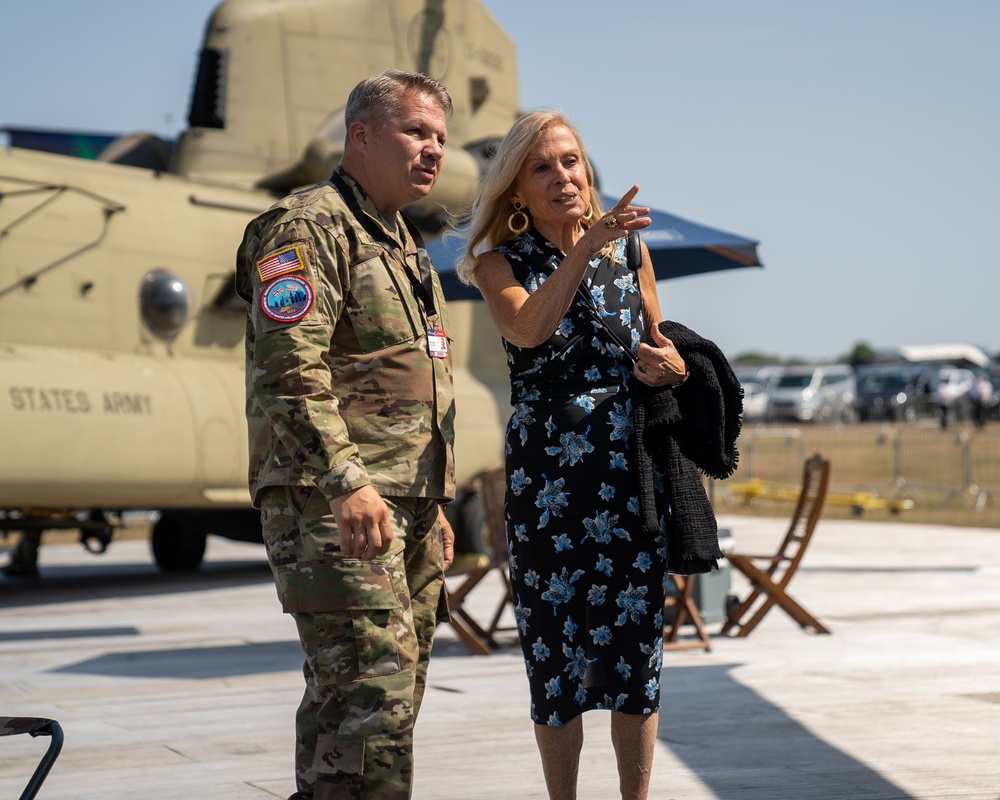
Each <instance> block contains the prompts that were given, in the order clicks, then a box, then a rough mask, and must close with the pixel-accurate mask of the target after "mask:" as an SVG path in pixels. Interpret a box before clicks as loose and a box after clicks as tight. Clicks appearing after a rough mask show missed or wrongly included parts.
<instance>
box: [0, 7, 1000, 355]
mask: <svg viewBox="0 0 1000 800" xmlns="http://www.w3.org/2000/svg"><path fill="white" fill-rule="evenodd" d="M9 5H10V6H11V7H9V8H7V9H5V11H4V15H3V25H2V26H0V76H2V78H0V126H2V125H16V126H38V127H54V128H74V129H87V130H96V131H109V132H129V131H136V130H154V131H157V132H160V133H164V134H168V135H171V136H172V135H175V134H176V133H177V132H178V131H179V130H180V129H181V128H182V127H183V126H184V125H185V124H186V122H185V121H186V117H187V106H188V101H189V94H190V89H191V85H192V81H193V77H194V71H195V62H196V54H197V52H198V50H199V48H200V44H201V39H202V34H203V31H204V26H205V23H206V21H207V19H208V16H209V13H210V12H211V10H212V9H213V8H214V7H215V5H216V2H215V0H171V2H169V3H166V2H156V3H152V2H144V1H142V2H137V0H92V1H91V2H87V3H70V2H66V1H65V0H62V1H61V2H54V1H53V0H34V2H32V3H26V2H23V3H22V2H19V3H15V4H9ZM486 5H487V7H488V8H489V9H490V10H491V12H492V13H493V15H494V16H495V17H496V19H497V20H498V21H499V22H500V23H501V24H502V25H503V26H504V27H505V28H506V30H507V31H508V33H509V34H510V35H511V36H512V37H513V39H514V41H515V42H516V43H517V45H518V56H519V75H520V86H521V100H522V104H523V105H524V106H525V107H535V106H558V107H560V108H562V109H563V110H564V111H566V112H567V114H568V115H569V117H570V118H571V119H572V120H573V121H574V122H575V123H576V124H577V125H578V126H579V128H580V129H581V131H582V133H583V136H584V140H585V142H586V144H587V146H588V148H589V150H590V152H591V155H592V157H593V159H594V161H595V163H596V164H597V166H598V169H599V171H600V173H601V176H602V179H603V183H604V187H605V188H606V189H607V190H608V191H612V192H614V191H624V190H625V189H626V188H627V187H628V186H629V185H631V184H632V183H633V182H638V183H639V184H640V186H641V187H642V191H641V194H640V198H641V199H642V200H643V201H644V202H646V203H647V204H648V205H651V206H655V207H658V208H662V209H664V210H667V211H670V212H672V213H674V214H678V215H680V216H683V217H687V218H689V219H692V220H694V221H696V222H701V223H704V224H706V225H711V226H713V227H718V228H722V229H724V230H728V231H731V232H733V233H738V234H741V235H743V236H747V237H750V238H754V239H758V240H760V242H761V247H760V253H761V256H762V258H763V260H764V262H765V264H766V268H765V269H764V270H746V271H742V272H740V271H729V272H723V273H716V274H713V275H704V276H696V277H691V278H682V279H679V280H673V281H667V282H663V283H661V284H660V298H661V303H662V305H663V306H664V309H665V312H666V314H667V316H668V317H669V318H671V319H675V320H678V321H680V322H683V323H685V324H687V325H688V326H689V327H691V328H694V329H695V330H697V331H698V332H699V333H701V334H702V335H704V336H706V337H708V338H710V339H713V340H715V341H716V342H717V343H718V344H719V345H720V346H722V348H723V349H724V350H725V351H726V352H727V354H729V355H730V356H731V357H732V356H735V355H737V354H740V353H744V352H747V351H763V352H766V353H773V354H776V355H779V356H782V357H793V356H802V357H807V358H812V359H822V358H826V357H836V356H839V355H841V354H843V353H845V352H847V351H848V350H850V349H851V347H852V346H853V345H854V343H855V342H858V341H866V342H869V343H870V344H872V345H875V346H887V345H899V344H930V343H951V342H971V343H975V344H980V345H983V346H985V347H986V348H987V349H988V350H989V351H990V352H993V351H996V350H1000V322H998V309H1000V255H998V252H1000V248H998V247H997V244H996V243H995V240H996V239H997V238H1000V237H998V231H1000V222H998V220H1000V155H998V149H1000V50H998V48H997V44H996V43H997V41H998V40H1000V3H997V2H994V1H993V0H953V2H951V3H944V2H940V1H938V2H930V0H840V2H837V3H816V2H801V0H755V1H754V2H746V0H699V2H683V3H682V2H675V1H674V0H639V1H638V2H632V3H628V4H625V3H613V2H607V1H606V0H602V1H601V2H597V1H596V0H582V1H581V0H574V1H573V2H570V0H565V1H563V2H559V1H557V0H548V2H538V0H532V1H531V2H529V0H486Z"/></svg>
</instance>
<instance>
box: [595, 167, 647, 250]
mask: <svg viewBox="0 0 1000 800" xmlns="http://www.w3.org/2000/svg"><path fill="white" fill-rule="evenodd" d="M638 192H639V184H637V183H636V184H633V185H632V188H631V189H629V190H628V191H627V192H625V194H623V195H622V199H621V200H619V201H618V202H617V203H615V204H614V205H613V206H612V207H611V209H610V210H609V211H608V212H607V213H606V214H604V216H602V217H600V218H599V219H597V220H596V221H594V222H593V223H592V224H591V226H590V228H589V229H588V230H587V232H586V233H585V234H584V238H585V239H587V240H588V241H587V246H588V247H589V249H590V252H592V253H596V252H597V251H598V250H600V249H601V248H602V247H604V245H606V244H607V243H608V242H612V241H614V240H615V239H620V238H621V237H622V236H627V235H628V234H629V233H630V232H631V231H641V230H642V229H643V228H648V227H649V226H650V225H651V224H652V220H651V219H650V218H649V216H648V214H649V208H647V207H646V206H634V205H632V200H633V199H635V196H636V194H638Z"/></svg>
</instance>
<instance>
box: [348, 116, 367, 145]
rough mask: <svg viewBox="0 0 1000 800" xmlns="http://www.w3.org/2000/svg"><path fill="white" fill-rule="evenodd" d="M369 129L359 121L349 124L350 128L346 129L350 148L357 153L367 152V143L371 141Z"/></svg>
mask: <svg viewBox="0 0 1000 800" xmlns="http://www.w3.org/2000/svg"><path fill="white" fill-rule="evenodd" d="M371 132H372V130H371V127H369V126H368V125H367V124H366V123H364V122H361V121H360V120H355V121H354V122H352V123H351V126H350V127H349V128H348V129H347V141H349V142H350V143H351V147H352V148H354V149H355V150H357V151H358V152H359V153H364V152H367V150H368V143H369V140H370V139H371Z"/></svg>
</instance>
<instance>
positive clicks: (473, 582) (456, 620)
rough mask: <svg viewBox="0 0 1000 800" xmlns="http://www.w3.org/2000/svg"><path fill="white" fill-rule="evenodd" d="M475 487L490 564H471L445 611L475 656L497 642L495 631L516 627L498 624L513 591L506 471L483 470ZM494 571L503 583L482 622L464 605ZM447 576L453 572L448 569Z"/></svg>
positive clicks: (491, 647) (511, 597)
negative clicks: (490, 612)
mask: <svg viewBox="0 0 1000 800" xmlns="http://www.w3.org/2000/svg"><path fill="white" fill-rule="evenodd" d="M472 484H473V485H474V486H475V487H476V490H477V493H478V495H479V499H480V502H481V504H482V509H483V529H484V531H485V533H486V537H487V544H488V545H489V549H490V550H491V551H492V552H491V553H490V554H489V559H490V560H489V563H487V564H485V565H482V566H478V567H474V568H473V569H471V570H469V571H467V572H465V573H457V574H464V575H465V580H464V581H462V583H461V584H460V585H459V586H458V587H456V588H455V589H453V590H452V589H449V592H448V610H449V611H450V612H451V626H452V627H453V628H454V629H455V632H456V633H457V634H458V638H459V639H461V640H462V642H464V643H465V646H466V647H468V648H469V649H470V650H471V651H472V652H473V653H475V654H476V655H483V656H488V655H490V653H492V652H493V650H495V649H496V648H497V647H499V643H498V642H497V640H496V634H497V633H499V632H501V631H512V630H517V628H516V627H514V626H510V627H500V618H501V617H502V616H503V612H504V610H505V609H506V608H507V606H508V605H510V604H511V603H512V601H513V596H514V595H513V591H512V590H511V586H510V576H509V575H508V573H507V535H506V533H505V530H504V492H505V491H506V485H507V474H506V470H505V469H504V468H503V467H497V468H495V469H489V470H484V471H483V472H480V473H478V474H477V475H476V476H475V477H473V479H472ZM494 570H496V571H497V572H498V573H499V574H500V579H501V583H502V586H503V595H502V596H501V598H500V600H499V602H498V604H497V607H496V610H495V611H494V613H493V616H492V618H491V619H490V621H489V622H488V623H487V624H486V625H485V626H484V625H481V624H480V623H479V622H478V621H477V620H476V619H475V618H474V617H473V616H472V614H470V613H469V610H468V609H467V608H466V607H465V600H466V598H467V597H468V595H469V593H470V592H471V591H472V590H473V589H475V588H476V586H478V585H479V584H480V583H481V582H482V581H483V579H484V578H486V576H487V575H489V574H490V573H491V572H493V571H494ZM448 574H449V575H453V574H456V573H452V572H450V571H449V573H448Z"/></svg>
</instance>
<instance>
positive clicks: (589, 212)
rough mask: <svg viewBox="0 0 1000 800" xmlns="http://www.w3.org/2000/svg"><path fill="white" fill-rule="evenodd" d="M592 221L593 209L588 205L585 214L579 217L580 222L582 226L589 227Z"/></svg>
mask: <svg viewBox="0 0 1000 800" xmlns="http://www.w3.org/2000/svg"><path fill="white" fill-rule="evenodd" d="M593 221H594V207H593V206H592V205H590V204H589V203H588V205H587V213H586V214H584V215H583V216H582V217H580V222H582V223H583V224H584V225H590V223H591V222H593Z"/></svg>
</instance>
